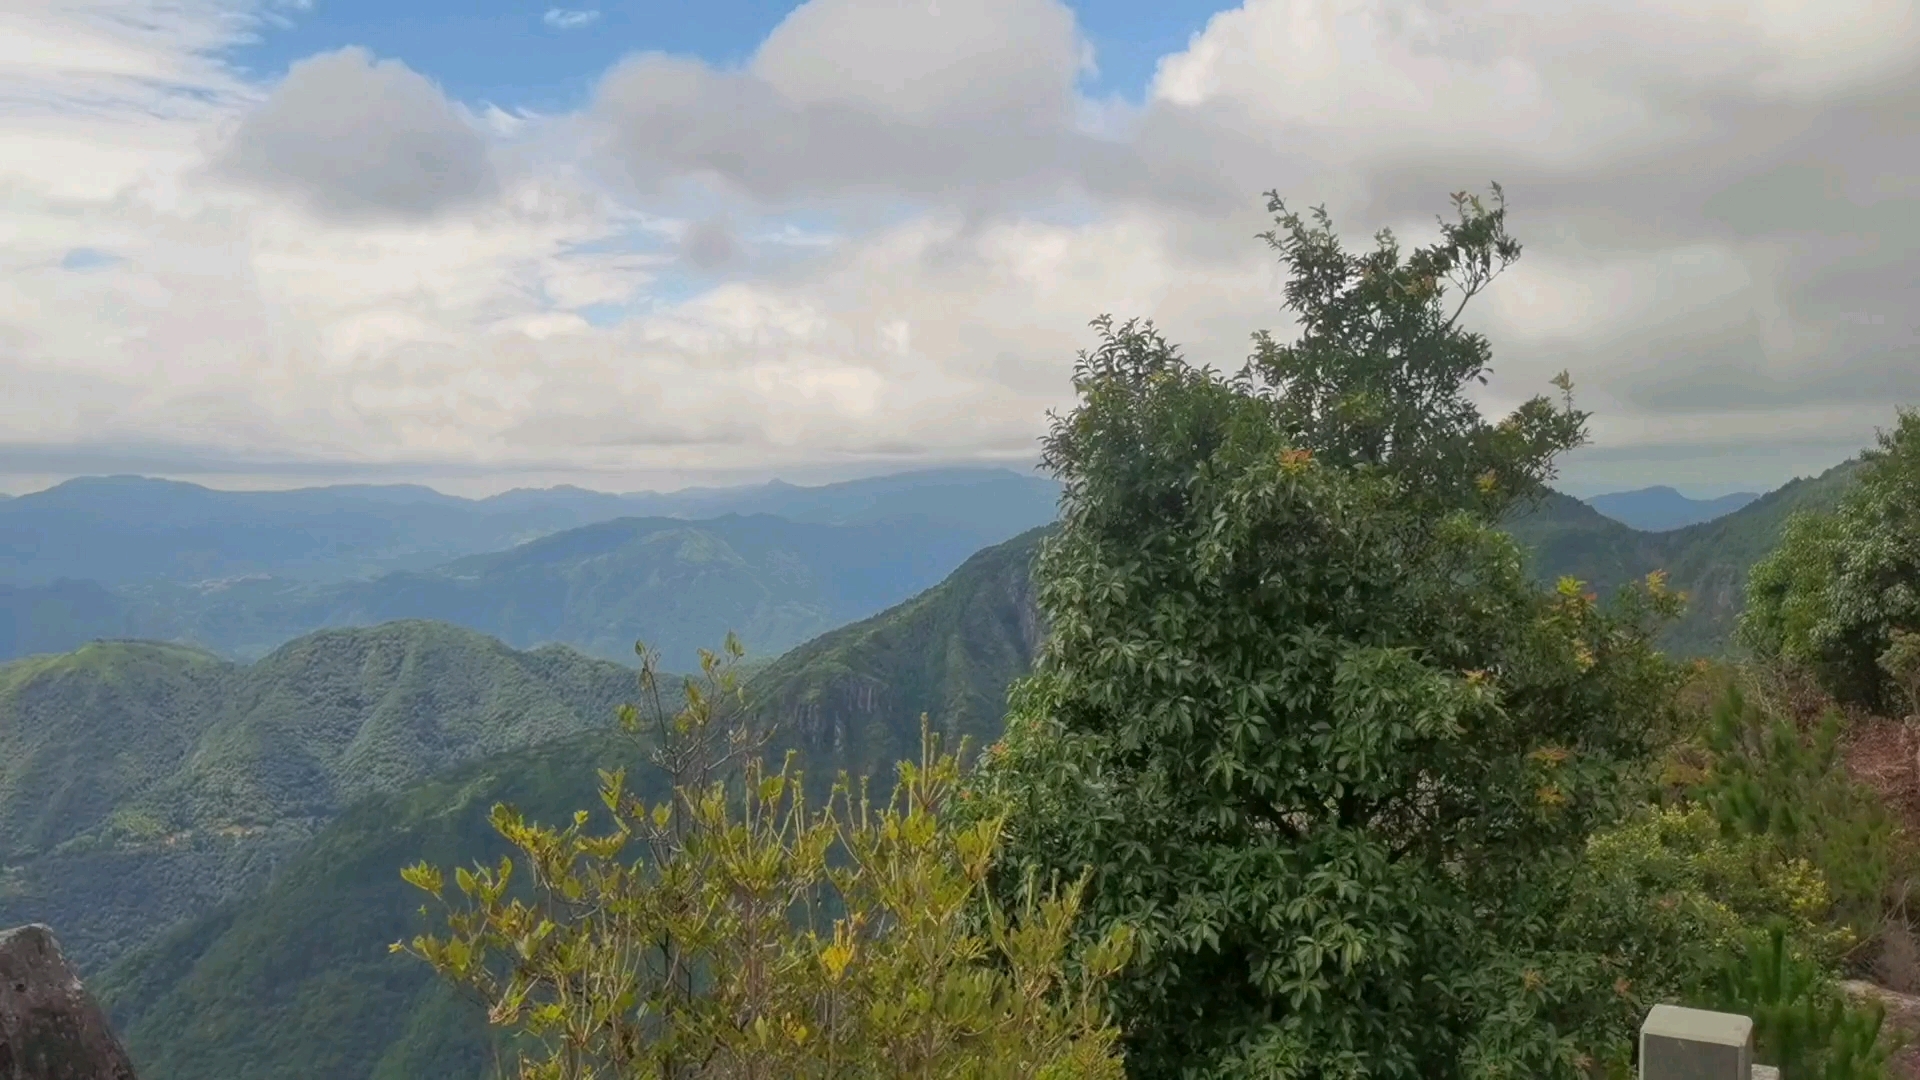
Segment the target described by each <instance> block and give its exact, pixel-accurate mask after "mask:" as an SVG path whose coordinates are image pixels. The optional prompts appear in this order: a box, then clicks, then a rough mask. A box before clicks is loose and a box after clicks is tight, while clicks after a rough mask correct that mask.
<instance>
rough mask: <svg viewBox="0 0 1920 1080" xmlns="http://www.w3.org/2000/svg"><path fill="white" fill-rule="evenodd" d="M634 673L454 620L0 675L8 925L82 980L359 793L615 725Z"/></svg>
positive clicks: (0, 870)
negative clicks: (224, 652)
mask: <svg viewBox="0 0 1920 1080" xmlns="http://www.w3.org/2000/svg"><path fill="white" fill-rule="evenodd" d="M633 692H634V675H633V672H632V671H631V670H630V669H628V668H623V667H621V666H619V665H616V664H610V663H606V662H603V661H598V660H592V659H589V658H587V657H584V656H582V655H580V654H579V653H577V652H575V651H573V650H571V649H567V648H563V647H549V648H544V649H538V650H535V651H533V652H516V651H514V650H512V649H509V648H507V647H506V646H504V645H502V644H501V643H500V642H498V641H495V640H493V639H491V638H488V637H485V636H483V635H480V634H476V633H473V632H471V631H467V630H461V629H458V628H456V627H452V626H448V625H445V624H442V623H426V622H402V623H391V624H388V625H384V626H380V627H375V628H372V629H356V630H333V631H326V632H323V633H319V634H314V635H312V636H310V637H306V638H302V639H300V640H299V641H296V642H293V643H291V644H289V645H287V646H286V647H284V648H282V649H280V650H278V651H277V652H275V653H273V654H272V655H271V656H268V657H266V658H265V659H263V660H260V661H258V662H256V663H254V664H251V665H246V666H241V665H237V664H233V663H230V662H228V661H225V660H222V659H219V658H218V657H215V656H213V655H211V654H208V653H205V652H202V651H199V650H194V649H188V648H183V647H179V646H171V645H158V644H153V643H148V642H101V643H97V644H93V645H88V646H86V647H84V648H82V649H80V650H78V651H75V652H72V653H68V654H65V655H60V656H50V657H36V658H33V659H29V660H23V661H16V662H14V663H12V664H8V665H5V666H4V667H0V925H8V926H12V925H18V924H20V923H23V922H47V923H50V924H52V925H54V926H56V927H58V928H59V932H60V935H61V939H62V941H63V942H64V943H65V944H66V946H67V948H68V949H69V950H70V954H71V955H72V957H73V958H74V959H75V961H76V962H77V963H79V964H80V965H81V966H82V967H83V968H87V969H96V968H98V967H99V966H100V965H101V964H102V963H104V962H106V961H108V960H111V959H112V958H114V957H116V956H118V955H120V954H121V953H123V952H125V951H126V950H127V949H129V948H132V947H136V946H138V945H140V944H143V943H144V942H146V941H147V940H149V939H150V938H151V936H152V935H153V934H154V933H156V932H158V931H159V930H160V929H162V928H164V927H165V926H167V925H169V924H171V923H173V922H175V921H177V920H178V919H180V918H182V917H184V916H186V915H189V914H194V913H198V912H200V911H203V910H205V909H206V908H207V907H208V906H210V905H211V904H213V903H215V902H218V901H219V900H222V899H224V898H226V897H228V896H231V895H234V894H235V893H236V892H237V891H239V890H242V889H244V888H245V887H247V886H248V885H250V884H251V883H253V882H255V881H257V880H258V879H259V877H260V876H261V875H262V874H263V873H265V872H266V871H267V870H268V869H270V867H271V866H272V865H273V863H274V862H275V861H276V860H279V859H284V858H285V857H287V856H288V855H289V854H290V853H292V852H293V851H295V850H297V849H298V848H299V846H300V845H301V844H302V843H303V842H304V841H305V840H306V839H308V838H309V837H310V836H311V835H312V833H313V832H314V830H316V829H317V828H319V827H320V826H322V825H324V824H325V823H326V822H327V821H328V820H330V819H331V818H333V817H334V816H335V815H336V814H338V813H339V812H340V811H341V809H342V808H344V807H345V806H347V805H348V804H350V803H351V802H353V801H354V800H356V799H359V798H363V797H365V796H368V795H371V794H374V793H377V792H381V791H389V790H395V789H398V788H400V787H403V786H405V785H407V784H411V783H414V782H417V781H419V780H421V779H422V778H424V777H426V776H428V775H430V774H433V773H437V772H440V771H442V770H444V769H447V768H449V767H452V766H455V765H458V764H459V763H461V762H464V761H469V760H472V759H475V758H478V757H481V756H484V755H487V754H492V753H498V752H501V751H506V750H513V749H518V748H523V747H527V746H531V745H535V744H538V743H543V742H547V741H551V740H553V739H555V738H559V737H562V736H565V735H569V734H572V733H575V732H580V731H584V730H587V729H590V728H597V727H605V726H607V725H608V724H609V723H610V722H611V718H612V716H613V715H614V710H615V709H616V708H617V706H618V705H619V704H620V703H621V702H623V701H627V700H631V698H632V696H633Z"/></svg>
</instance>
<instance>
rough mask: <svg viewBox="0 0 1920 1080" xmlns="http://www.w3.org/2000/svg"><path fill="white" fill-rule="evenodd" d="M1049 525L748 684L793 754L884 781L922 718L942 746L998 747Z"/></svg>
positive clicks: (1034, 643)
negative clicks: (994, 743) (946, 742)
mask: <svg viewBox="0 0 1920 1080" xmlns="http://www.w3.org/2000/svg"><path fill="white" fill-rule="evenodd" d="M1050 530H1051V526H1048V527H1043V528H1039V529H1033V530H1030V531H1028V532H1025V533H1022V534H1020V535H1019V536H1017V537H1014V538H1013V539H1012V540H1008V541H1006V542H1005V543H1002V544H997V545H995V546H994V547H991V548H988V549H986V550H984V551H982V552H980V553H979V554H977V555H975V556H974V557H973V558H971V559H968V560H967V561H966V562H965V563H963V564H961V566H960V568H959V569H957V570H955V571H954V572H953V573H952V575H950V576H949V577H948V578H947V579H946V580H945V581H943V582H941V583H940V584H939V585H938V586H936V587H934V588H932V589H929V590H927V591H926V592H924V593H922V594H920V595H919V596H916V597H914V598H913V599H911V600H909V601H907V602H906V603H904V604H900V605H899V606H897V607H894V608H891V609H889V610H887V611H885V612H882V613H881V614H879V615H876V616H874V617H872V618H870V619H866V620H864V621H862V622H858V623H855V624H853V625H851V626H845V627H842V628H840V629H838V630H835V631H833V632H832V633H829V634H825V635H822V636H821V637H819V638H816V639H814V640H813V641H810V642H808V643H807V644H805V645H802V646H801V647H799V648H797V649H794V650H793V651H792V652H789V653H786V654H785V655H783V656H781V657H780V658H779V659H778V660H775V661H774V662H773V663H772V664H771V665H769V666H768V667H767V668H766V669H765V670H763V671H761V672H760V673H758V674H757V675H756V676H755V677H754V678H753V680H752V682H751V683H750V684H749V688H750V690H751V691H752V693H753V696H754V701H755V703H756V706H757V707H758V708H759V709H760V710H761V712H762V715H763V716H764V717H765V718H766V719H767V720H768V721H770V722H771V723H773V724H774V725H775V727H776V729H777V730H779V731H781V732H784V733H785V734H786V736H787V738H789V739H790V740H791V742H792V745H795V746H798V747H801V748H803V749H806V750H808V751H809V752H810V753H811V755H812V756H814V757H817V758H831V759H832V760H834V761H835V762H836V764H837V765H840V766H845V767H849V768H854V769H859V770H864V771H869V772H877V773H880V774H882V775H884V774H885V773H886V772H887V771H888V770H889V769H890V768H891V766H892V763H893V762H896V761H899V760H901V759H902V758H907V757H911V756H912V755H913V754H914V753H915V752H916V751H917V750H918V748H919V733H920V727H919V718H920V715H921V714H922V713H926V714H928V716H929V717H930V719H931V720H932V721H933V723H934V724H935V726H936V729H937V730H939V731H941V732H942V733H943V735H944V736H945V737H949V738H954V739H957V738H959V737H961V736H970V737H972V738H974V739H975V740H976V742H977V741H978V740H980V739H992V738H997V737H998V735H999V726H1000V721H1001V717H1002V715H1003V714H1004V712H1005V707H1006V691H1007V686H1008V685H1009V684H1010V683H1012V682H1013V680H1014V679H1016V678H1018V677H1020V676H1021V675H1024V674H1026V672H1027V671H1028V670H1029V669H1030V668H1031V666H1032V663H1033V656H1034V654H1035V651H1036V650H1037V649H1038V648H1039V645H1040V638H1041V633H1042V628H1041V625H1040V619H1039V614H1038V612H1037V610H1036V609H1035V607H1034V602H1033V596H1032V566H1033V560H1034V557H1035V556H1036V555H1037V554H1038V553H1039V548H1040V543H1041V541H1042V539H1044V537H1045V536H1046V535H1047V534H1048V533H1049V531H1050Z"/></svg>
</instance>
